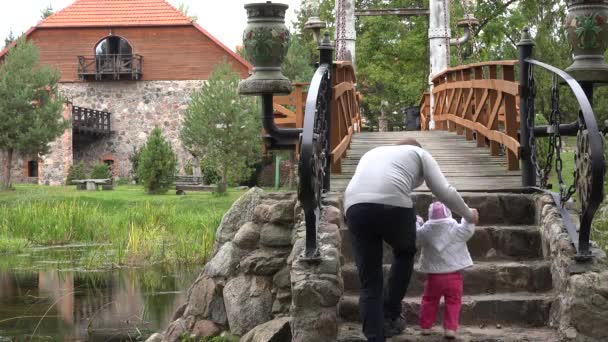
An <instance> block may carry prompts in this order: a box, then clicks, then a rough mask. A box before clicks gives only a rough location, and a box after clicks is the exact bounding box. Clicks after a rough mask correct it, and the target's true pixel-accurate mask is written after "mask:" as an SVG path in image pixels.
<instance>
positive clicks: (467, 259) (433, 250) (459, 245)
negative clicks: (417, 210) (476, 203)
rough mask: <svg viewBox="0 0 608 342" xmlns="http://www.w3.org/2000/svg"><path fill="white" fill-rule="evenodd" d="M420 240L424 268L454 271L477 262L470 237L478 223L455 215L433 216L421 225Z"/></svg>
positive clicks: (421, 260) (433, 270)
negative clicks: (469, 244) (471, 247)
mask: <svg viewBox="0 0 608 342" xmlns="http://www.w3.org/2000/svg"><path fill="white" fill-rule="evenodd" d="M417 228H418V229H417V232H416V240H417V242H418V245H419V246H420V248H421V252H420V272H422V273H435V274H436V273H452V272H456V271H460V270H462V269H465V268H467V267H470V266H473V259H471V254H470V253H469V250H468V248H467V241H468V240H469V239H470V238H471V237H472V236H473V234H474V233H475V225H474V224H471V223H468V222H467V221H466V220H465V219H462V221H461V223H460V224H459V223H458V222H456V220H454V219H453V218H451V217H450V218H445V219H440V220H429V221H427V222H426V223H424V224H423V225H422V226H418V227H417Z"/></svg>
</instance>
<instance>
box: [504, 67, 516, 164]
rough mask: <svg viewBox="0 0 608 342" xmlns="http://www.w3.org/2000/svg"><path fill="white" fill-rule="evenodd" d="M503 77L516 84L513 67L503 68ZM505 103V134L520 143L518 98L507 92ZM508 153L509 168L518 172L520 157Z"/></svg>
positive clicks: (509, 151) (510, 152)
mask: <svg viewBox="0 0 608 342" xmlns="http://www.w3.org/2000/svg"><path fill="white" fill-rule="evenodd" d="M502 77H503V79H504V80H505V81H509V82H515V67H514V66H512V65H509V66H503V68H502ZM504 102H505V133H506V134H507V135H508V136H510V137H512V138H513V139H515V141H519V139H518V137H517V130H518V128H519V127H518V125H517V116H518V112H517V102H516V98H515V96H514V95H513V94H507V93H506V92H505V97H504ZM505 149H506V151H507V167H508V169H509V170H518V169H519V156H518V155H517V154H515V153H514V152H513V151H511V150H510V149H508V148H506V146H505Z"/></svg>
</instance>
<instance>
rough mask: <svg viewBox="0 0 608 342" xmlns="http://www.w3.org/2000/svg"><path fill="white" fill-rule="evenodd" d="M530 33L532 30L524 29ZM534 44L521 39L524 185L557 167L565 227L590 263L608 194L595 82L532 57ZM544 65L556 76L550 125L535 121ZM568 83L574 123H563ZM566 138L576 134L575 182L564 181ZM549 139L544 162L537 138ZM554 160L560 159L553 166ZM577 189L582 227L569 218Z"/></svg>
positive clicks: (543, 181)
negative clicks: (595, 226) (563, 90)
mask: <svg viewBox="0 0 608 342" xmlns="http://www.w3.org/2000/svg"><path fill="white" fill-rule="evenodd" d="M524 34H525V36H528V35H527V32H524ZM532 47H533V43H532V41H531V40H529V39H522V42H520V44H519V52H520V61H519V64H520V70H519V72H520V85H521V94H520V122H521V128H520V145H521V159H522V160H521V162H522V183H523V185H524V186H536V185H537V179H536V178H537V177H538V178H539V181H540V182H539V183H540V187H541V188H546V187H547V183H548V176H549V173H550V172H551V169H552V167H553V166H555V172H556V174H557V179H558V183H559V192H552V193H551V194H552V196H553V199H554V201H555V203H556V204H557V205H558V206H559V207H560V208H561V212H562V218H563V219H564V224H565V225H566V230H567V231H568V234H569V235H570V237H571V239H572V241H573V243H574V246H575V248H576V251H577V255H576V259H577V260H578V261H586V260H589V259H590V258H591V257H592V252H591V248H590V235H591V223H592V221H593V216H594V214H595V212H596V211H597V209H598V207H599V205H600V204H601V202H602V200H603V198H604V193H603V192H604V191H603V185H604V171H605V165H604V153H603V139H602V135H601V133H600V130H599V129H598V125H597V122H596V119H595V115H594V113H593V109H592V103H591V101H590V99H591V100H592V98H593V84H591V83H587V84H583V86H581V84H579V83H578V82H577V81H576V80H575V79H574V78H573V77H572V76H570V75H569V74H568V73H566V72H564V71H562V70H560V69H558V68H556V67H554V66H551V65H548V64H546V63H543V62H539V61H537V60H534V59H532V58H531V55H532ZM535 68H540V69H543V70H545V71H548V72H550V73H551V74H552V75H553V85H552V88H551V115H550V117H549V124H548V125H544V126H536V125H535V120H534V119H535V114H536V113H535V110H534V104H535V98H536V92H537V87H536V78H535V77H534V69H535ZM562 85H565V86H567V87H569V89H570V90H571V91H572V93H573V94H574V97H575V98H576V101H577V102H578V106H579V108H580V110H579V112H578V118H577V119H576V120H575V121H574V122H572V123H569V124H562V111H561V109H560V87H561V86H562ZM562 136H577V146H576V150H575V165H574V171H573V173H574V175H573V176H574V178H573V179H574V181H573V183H572V184H569V185H568V184H565V181H564V177H563V168H562V164H563V161H562V158H561V153H562ZM538 137H547V138H548V140H549V149H548V153H547V156H543V157H545V160H546V161H545V163H544V164H543V163H541V162H540V161H539V159H540V158H538V156H536V139H537V138H538ZM553 163H555V164H554V165H553ZM574 193H577V197H578V201H579V202H580V205H581V214H580V227H579V229H578V231H577V229H576V227H575V226H574V224H573V223H572V221H571V220H570V214H569V212H568V210H567V208H566V206H565V204H566V202H567V201H568V200H569V199H570V198H571V196H572V195H573V194H574Z"/></svg>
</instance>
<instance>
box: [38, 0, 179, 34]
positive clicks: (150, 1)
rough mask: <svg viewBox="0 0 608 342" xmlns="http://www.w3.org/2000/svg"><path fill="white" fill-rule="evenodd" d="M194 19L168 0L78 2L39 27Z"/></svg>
mask: <svg viewBox="0 0 608 342" xmlns="http://www.w3.org/2000/svg"><path fill="white" fill-rule="evenodd" d="M190 24H191V21H190V19H189V18H188V17H187V16H185V15H183V14H182V13H181V12H180V11H179V10H177V9H176V8H175V7H173V6H171V5H170V4H169V3H167V2H166V1H165V0H76V1H75V2H74V3H72V4H71V5H70V6H68V7H66V8H64V9H63V10H61V11H59V12H57V13H55V14H53V15H51V16H50V17H48V18H46V19H45V20H43V21H42V22H40V23H39V24H38V25H37V27H41V28H42V27H44V28H51V27H99V26H103V27H105V26H174V25H190Z"/></svg>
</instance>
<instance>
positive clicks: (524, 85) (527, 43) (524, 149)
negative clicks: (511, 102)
mask: <svg viewBox="0 0 608 342" xmlns="http://www.w3.org/2000/svg"><path fill="white" fill-rule="evenodd" d="M533 48H534V42H533V41H532V38H531V37H530V32H529V29H528V28H527V27H526V28H524V31H523V33H522V36H521V40H520V41H519V43H517V49H518V50H519V86H520V88H521V89H520V100H519V122H520V127H521V128H520V130H519V145H520V154H519V155H520V158H521V185H522V186H536V171H535V170H534V164H533V163H532V151H531V149H530V131H529V130H528V127H527V123H528V119H529V118H528V113H534V101H530V103H528V98H529V97H530V95H531V94H530V82H529V80H530V79H529V75H530V72H531V70H530V69H531V68H530V63H528V62H527V61H526V59H527V58H530V57H532V50H533ZM530 120H531V122H532V123H534V115H532V118H530ZM532 127H534V125H532Z"/></svg>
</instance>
